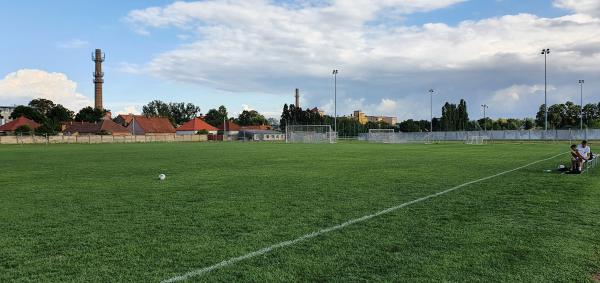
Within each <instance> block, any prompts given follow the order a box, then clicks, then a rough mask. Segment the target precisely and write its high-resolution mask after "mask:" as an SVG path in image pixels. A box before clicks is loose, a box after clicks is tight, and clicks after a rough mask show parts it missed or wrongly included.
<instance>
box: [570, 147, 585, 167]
mask: <svg viewBox="0 0 600 283" xmlns="http://www.w3.org/2000/svg"><path fill="white" fill-rule="evenodd" d="M583 159H584V158H583V156H582V155H581V154H580V153H579V151H578V150H577V145H575V144H573V145H571V172H574V173H581V167H582V166H581V165H582V164H583Z"/></svg>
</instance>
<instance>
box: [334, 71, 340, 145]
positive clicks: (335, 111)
mask: <svg viewBox="0 0 600 283" xmlns="http://www.w3.org/2000/svg"><path fill="white" fill-rule="evenodd" d="M338 72H339V71H338V70H337V69H336V70H333V123H334V131H335V134H336V135H337V74H338Z"/></svg>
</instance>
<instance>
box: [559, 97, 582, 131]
mask: <svg viewBox="0 0 600 283" xmlns="http://www.w3.org/2000/svg"><path fill="white" fill-rule="evenodd" d="M579 117H581V106H580V105H577V104H575V103H573V102H571V101H567V102H566V103H565V112H564V116H563V117H562V125H561V127H562V128H564V127H574V126H577V125H579Z"/></svg>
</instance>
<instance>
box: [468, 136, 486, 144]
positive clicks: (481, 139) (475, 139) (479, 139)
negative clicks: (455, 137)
mask: <svg viewBox="0 0 600 283" xmlns="http://www.w3.org/2000/svg"><path fill="white" fill-rule="evenodd" d="M487 140H488V137H486V136H470V137H467V140H466V141H465V143H466V144H473V145H481V144H486V143H487Z"/></svg>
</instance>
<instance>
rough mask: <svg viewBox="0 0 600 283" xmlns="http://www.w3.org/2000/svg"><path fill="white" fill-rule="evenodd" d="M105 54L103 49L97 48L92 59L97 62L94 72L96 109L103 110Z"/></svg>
mask: <svg viewBox="0 0 600 283" xmlns="http://www.w3.org/2000/svg"><path fill="white" fill-rule="evenodd" d="M104 59H105V54H104V53H102V50H100V49H96V52H95V53H92V61H94V62H95V63H96V69H95V71H94V73H93V76H94V107H95V108H96V109H100V110H103V109H104V107H103V106H102V84H103V83H104V72H102V62H104Z"/></svg>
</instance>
